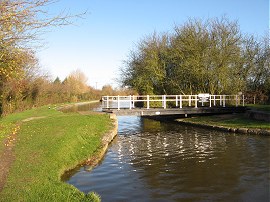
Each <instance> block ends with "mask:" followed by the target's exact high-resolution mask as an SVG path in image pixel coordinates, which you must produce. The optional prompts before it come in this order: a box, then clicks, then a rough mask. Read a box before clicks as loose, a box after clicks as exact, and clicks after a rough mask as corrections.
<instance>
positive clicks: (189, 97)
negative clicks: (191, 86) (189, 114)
mask: <svg viewBox="0 0 270 202" xmlns="http://www.w3.org/2000/svg"><path fill="white" fill-rule="evenodd" d="M188 106H191V95H189V96H188Z"/></svg>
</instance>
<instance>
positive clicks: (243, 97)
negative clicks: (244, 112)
mask: <svg viewBox="0 0 270 202" xmlns="http://www.w3.org/2000/svg"><path fill="white" fill-rule="evenodd" d="M242 99H243V100H242V103H243V107H244V106H245V96H244V95H243V96H242Z"/></svg>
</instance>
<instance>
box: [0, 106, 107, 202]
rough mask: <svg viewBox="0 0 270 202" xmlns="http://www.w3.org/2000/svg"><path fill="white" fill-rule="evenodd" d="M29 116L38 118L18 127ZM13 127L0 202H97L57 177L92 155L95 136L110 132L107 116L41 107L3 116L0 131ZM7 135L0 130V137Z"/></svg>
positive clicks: (96, 144) (98, 142)
mask: <svg viewBox="0 0 270 202" xmlns="http://www.w3.org/2000/svg"><path fill="white" fill-rule="evenodd" d="M30 117H43V118H40V119H33V120H30V121H27V122H22V120H24V119H27V118H30ZM18 122H20V123H21V126H20V130H19V132H18V135H17V141H16V146H15V155H16V160H15V162H14V163H13V165H12V167H11V170H10V173H9V176H8V180H7V183H6V186H5V188H4V189H3V191H2V192H1V193H0V201H96V200H98V197H97V196H96V195H95V194H93V193H91V194H88V195H85V194H83V193H82V192H80V191H78V190H77V189H76V188H74V187H73V186H71V185H68V184H67V183H64V182H62V181H61V180H60V178H61V175H62V174H63V173H64V171H66V170H67V169H70V168H73V167H75V166H76V165H78V164H79V163H81V162H82V161H84V160H86V159H87V158H88V157H90V156H93V155H94V154H95V152H97V150H98V149H99V147H100V146H101V136H102V135H103V134H104V133H105V132H106V131H108V130H109V129H110V128H111V127H112V124H111V121H110V119H109V117H108V115H97V114H95V115H80V114H77V113H65V114H64V113H62V112H59V111H57V110H55V109H52V108H51V109H48V106H46V107H41V108H38V109H33V110H28V111H25V112H22V113H17V114H12V115H10V116H7V117H5V118H3V119H2V120H1V126H2V125H3V126H8V125H9V124H10V125H12V126H15V123H18ZM2 129H3V131H2ZM4 130H5V131H4ZM8 130H9V129H7V128H6V127H2V128H1V134H2V133H3V134H4V133H5V132H7V131H8ZM2 140H3V137H2Z"/></svg>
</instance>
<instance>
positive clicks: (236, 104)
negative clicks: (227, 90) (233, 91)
mask: <svg viewBox="0 0 270 202" xmlns="http://www.w3.org/2000/svg"><path fill="white" fill-rule="evenodd" d="M235 106H236V107H238V96H237V95H236V96H235Z"/></svg>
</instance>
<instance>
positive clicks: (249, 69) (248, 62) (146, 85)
mask: <svg viewBox="0 0 270 202" xmlns="http://www.w3.org/2000/svg"><path fill="white" fill-rule="evenodd" d="M269 53H270V52H269V38H268V37H265V38H264V39H263V40H261V41H256V40H255V39H254V37H252V36H250V37H248V36H244V35H243V34H242V33H241V32H240V28H239V25H238V23H237V22H236V21H230V20H228V19H227V18H225V17H222V18H220V19H219V18H215V19H208V20H206V21H202V20H197V19H193V20H192V19H191V20H189V21H188V22H186V23H185V24H184V25H182V26H176V27H175V28H174V32H173V33H172V34H161V35H158V34H157V33H154V34H153V35H151V36H149V37H146V38H144V39H143V40H141V41H140V42H139V43H138V44H137V46H136V49H135V50H133V51H131V52H130V55H129V58H128V59H127V60H126V61H125V66H124V67H123V68H122V69H121V71H122V74H121V83H122V85H123V86H129V87H131V88H133V89H135V90H137V91H138V93H139V94H150V95H151V94H167V95H169V94H198V93H211V94H237V93H238V92H243V93H246V94H248V93H249V92H255V94H256V93H257V94H259V93H261V94H262V95H263V96H261V100H262V101H263V100H266V99H267V98H268V96H269V93H270V86H269V83H270V82H269V78H270V76H269V75H270V69H269V58H270V57H269Z"/></svg>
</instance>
